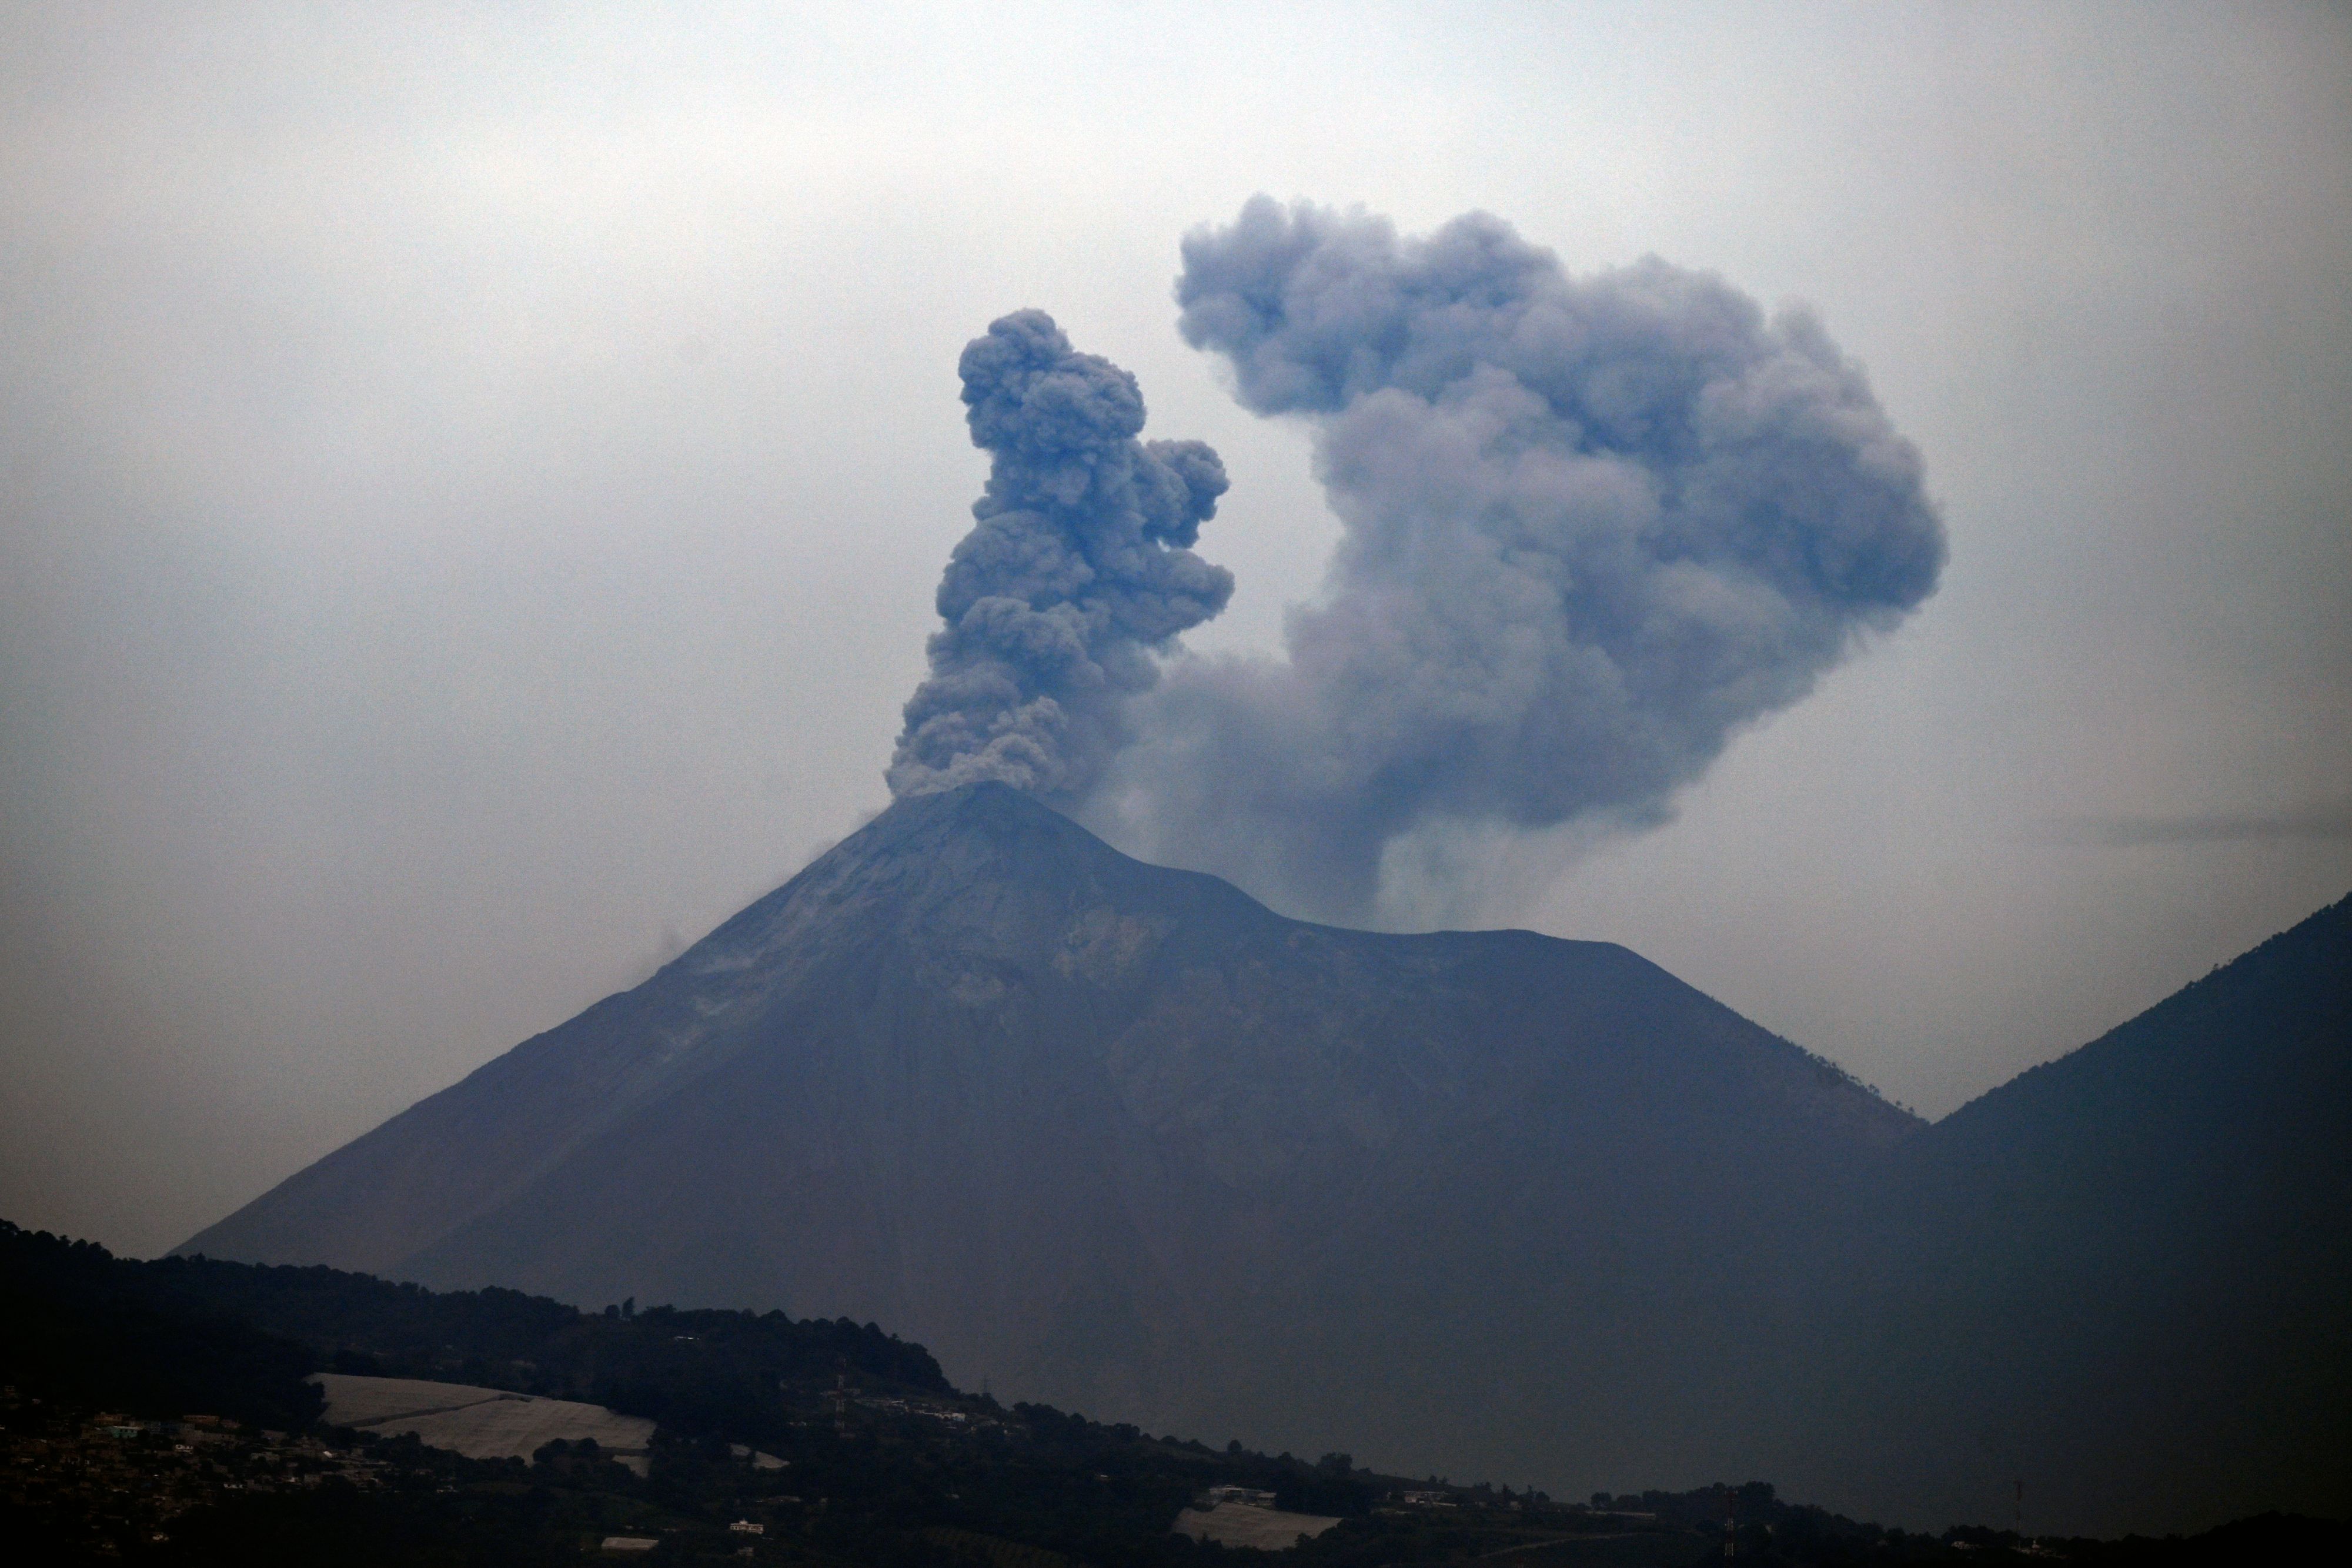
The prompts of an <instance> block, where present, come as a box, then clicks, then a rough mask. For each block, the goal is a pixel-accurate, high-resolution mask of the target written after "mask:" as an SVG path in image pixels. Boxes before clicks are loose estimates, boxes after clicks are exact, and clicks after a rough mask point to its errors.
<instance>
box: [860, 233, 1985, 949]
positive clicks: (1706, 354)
mask: <svg viewBox="0 0 2352 1568" xmlns="http://www.w3.org/2000/svg"><path fill="white" fill-rule="evenodd" d="M1183 255H1184V271H1183V274H1182V277H1181V278H1180V279H1179V281H1178V284H1177V299H1178V302H1179V303H1180V305H1181V307H1182V316H1181V322H1180V325H1181V330H1182V332H1183V334H1184V337H1185V339H1186V340H1187V341H1189V342H1191V343H1192V344H1193V345H1194V346H1195V347H1198V348H1203V349H1208V350H1213V351H1215V352H1217V353H1219V354H1222V355H1223V356H1224V357H1225V358H1226V359H1227V360H1228V361H1230V362H1231V364H1232V367H1233V371H1234V382H1235V392H1236V394H1237V395H1238V396H1239V398H1240V399H1241V401H1242V402H1243V404H1244V406H1246V407H1248V408H1249V409H1251V410H1253V411H1254V412H1255V413H1261V414H1266V415H1276V414H1289V415H1297V416H1300V417H1303V418H1305V419H1307V420H1308V421H1310V422H1311V423H1312V424H1313V426H1314V431H1315V441H1316V461H1317V465H1318V474H1319V476H1320V477H1321V478H1322V481H1323V484H1324V486H1325V488H1326V491H1327V492H1328V495H1329V497H1330V500H1331V505H1332V507H1333V509H1334V511H1336V512H1337V514H1338V515H1339V518H1340V521H1341V523H1342V524H1343V525H1344V528H1345V535H1344V538H1343V539H1342V541H1341V543H1340V545H1339V549H1338V551H1337V553H1336V554H1335V556H1334V558H1333V559H1332V562H1331V565H1330V568H1329V571H1328V578H1327V580H1326V582H1325V584H1324V588H1323V591H1322V593H1321V594H1320V596H1319V597H1318V599H1317V601H1315V602H1313V603H1311V604H1307V605H1303V606H1298V607H1297V608H1295V609H1294V610H1293V611H1292V612H1291V614H1290V618H1289V622H1288V628H1287V643H1288V655H1289V656H1288V658H1287V659H1286V660H1283V661H1274V660H1266V659H1226V660H1203V659H1194V658H1185V657H1178V658H1177V659H1175V660H1174V662H1173V663H1172V664H1170V665H1169V666H1168V667H1167V669H1166V672H1165V674H1166V678H1165V679H1163V680H1160V681H1159V682H1157V683H1156V684H1155V682H1154V679H1153V674H1154V668H1153V661H1152V660H1151V659H1150V653H1151V652H1152V651H1155V650H1160V649H1165V648H1169V647H1170V646H1171V639H1172V638H1173V637H1174V636H1175V635H1176V634H1177V633H1178V632H1181V631H1182V630H1184V629H1185V628H1186V627H1188V626H1191V625H1193V624H1196V623H1197V622H1200V621H1202V620H1203V619H1205V618H1207V617H1208V616H1210V615H1213V614H1214V613H1215V612H1217V611H1218V610H1219V609H1220V608H1222V606H1223V602H1224V599H1225V595H1226V592H1227V591H1228V588H1229V586H1230V582H1229V579H1228V578H1227V576H1226V574H1224V573H1223V572H1222V571H1220V570H1217V569H1215V568H1213V567H1209V566H1207V565H1205V564H1203V563H1202V562H1201V561H1200V560H1199V559H1197V558H1195V557H1193V556H1192V554H1191V553H1190V551H1189V550H1188V549H1184V548H1181V547H1185V546H1189V545H1190V544H1191V543H1192V540H1193V538H1194V536H1195V531H1196V529H1197V527H1198V522H1199V519H1201V518H1202V517H1206V516H1207V515H1208V509H1209V507H1210V506H1211V505H1212V504H1213V499H1214V497H1215V496H1216V494H1217V493H1218V492H1219V491H1220V490H1221V489H1222V488H1223V471H1222V469H1221V468H1219V467H1218V465H1217V463H1216V459H1215V458H1214V456H1213V455H1212V454H1210V453H1209V452H1208V451H1207V449H1206V448H1204V447H1199V446H1197V445H1186V446H1182V447H1173V448H1163V447H1151V448H1143V447H1139V446H1138V445H1137V444H1136V443H1135V442H1134V441H1133V439H1132V437H1133V435H1134V434H1135V432H1136V431H1137V430H1138V429H1139V428H1140V426H1141V423H1142V410H1141V404H1140V402H1139V401H1138V400H1137V398H1136V395H1135V390H1134V383H1133V382H1131V381H1130V380H1129V379H1128V378H1127V377H1126V376H1125V375H1124V374H1122V373H1121V372H1119V371H1116V370H1114V369H1113V368H1112V367H1110V366H1108V365H1107V364H1104V363H1103V362H1102V361H1098V360H1092V359H1088V358H1087V357H1086V356H1078V355H1072V354H1070V353H1069V352H1068V350H1067V348H1066V344H1064V343H1063V341H1062V340H1061V338H1060V336H1059V334H1058V333H1055V332H1054V331H1053V330H1052V329H1051V325H1050V323H1048V322H1046V321H1045V319H1044V318H1042V317H1038V316H1034V315H1024V316H1020V317H1013V318H1007V319H1006V321H1004V322H1000V323H998V325H997V327H996V328H993V329H991V334H990V336H989V337H988V338H986V339H982V340H980V341H979V342H977V343H975V344H974V345H973V346H972V348H971V350H969V351H968V352H967V354H966V356H965V370H964V376H965V386H966V391H965V399H966V401H967V402H970V403H971V404H972V407H973V412H972V430H973V436H974V439H975V440H977V441H979V442H980V443H981V444H982V445H985V446H987V447H988V448H989V449H990V450H991V451H992V452H993V453H995V454H996V468H995V472H994V475H993V476H992V478H991V480H990V485H989V493H988V496H987V497H986V498H984V499H983V500H982V502H981V504H980V507H979V511H980V513H981V515H982V525H981V528H979V529H977V530H975V532H974V533H973V534H972V535H971V538H967V539H966V540H965V541H964V543H963V544H962V545H961V546H960V547H959V548H958V550H957V554H956V561H955V563H954V564H953V565H951V566H950V569H949V573H948V579H947V581H946V583H945V584H943V585H942V587H941V589H940V610H941V612H942V613H943V614H945V615H946V616H947V617H948V621H949V630H948V631H947V632H942V633H940V636H939V637H938V638H936V639H935V640H934V642H933V644H932V667H933V671H934V674H933V676H932V679H931V680H930V681H929V683H928V684H927V685H925V686H924V687H923V689H922V690H921V691H920V692H919V693H918V694H917V695H916V698H915V700H914V702H913V703H912V704H911V705H909V707H908V734H907V737H906V738H904V739H903V740H902V741H901V743H900V749H899V754H898V761H897V763H895V764H894V766H893V768H892V772H891V779H892V783H893V786H894V788H896V789H898V790H899V791H900V792H902V793H904V792H907V791H908V790H910V789H922V788H929V787H934V783H935V782H937V783H949V782H960V781H961V779H965V778H981V777H987V778H1000V779H1008V780H1010V781H1011V782H1013V783H1016V784H1021V785H1023V786H1024V788H1028V789H1033V790H1034V791H1035V792H1037V793H1040V794H1044V795H1046V796H1047V797H1048V798H1053V799H1056V800H1057V803H1060V804H1064V805H1066V807H1068V808H1069V809H1072V810H1076V811H1078V812H1079V813H1080V814H1081V815H1082V816H1085V817H1087V818H1089V819H1091V820H1094V821H1097V822H1098V823H1100V824H1101V825H1104V826H1106V827H1107V828H1110V829H1111V830H1112V831H1116V832H1117V834H1118V837H1120V838H1121V839H1123V840H1124V841H1127V842H1128V843H1129V845H1130V846H1132V847H1135V848H1136V849H1138V850H1139V852H1143V853H1146V854H1147V855H1150V856H1153V857H1155V858H1161V859H1167V860H1172V861H1174V862H1177V863H1181V864H1187V865H1192V866H1196V867H1199V868H1201V869H1204V870H1210V871H1215V872H1219V873H1223V874H1226V875H1228V876H1231V877H1232V878H1234V880H1235V881H1238V882H1240V883H1243V884H1244V885H1245V886H1248V887H1250V888H1251V889H1252V890H1253V891H1255V892H1258V893H1260V894H1262V895H1264V896H1266V897H1269V898H1271V899H1273V900H1274V901H1275V902H1276V903H1277V904H1282V905H1284V906H1286V907H1287V908H1290V909H1292V910H1294V911H1298V912H1301V913H1309V914H1315V915H1324V916H1327V917H1332V918H1341V919H1346V918H1351V917H1360V916H1361V915H1363V914H1364V912H1365V911H1367V910H1368V909H1369V908H1370V905H1371V902H1372V900H1373V898H1374V896H1375V895H1376V894H1377V893H1378V891H1379V883H1380V874H1381V862H1382V856H1383V854H1384V853H1386V852H1389V851H1390V850H1391V847H1392V846H1394V845H1395V844H1397V843H1398V842H1399V841H1401V840H1402V839H1405V838H1406V837H1407V836H1408V835H1411V834H1413V833H1414V832H1416V831H1421V830H1424V829H1430V828H1437V827H1444V826H1449V825H1462V824H1472V825H1476V824H1503V825H1506V826H1516V827H1528V828H1534V827H1546V826H1551V825H1555V824H1559V823H1563V822H1570V821H1580V820H1584V821H1601V822H1606V823H1612V824H1617V825H1623V826H1634V827H1637V826H1642V825H1646V824H1653V823H1655V822H1658V821H1664V819H1665V817H1666V816H1667V814H1668V810H1669V802H1670V800H1671V797H1672V794H1673V791H1674V790H1675V789H1676V788H1677V787H1678V786H1680V785H1682V784H1685V783H1686V782H1688V781H1690V780H1691V779H1695V778H1696V777H1697V776H1698V774H1699V773H1700V772H1702V771H1703V770H1704V769H1705V768H1706V766H1707V764H1708V763H1709V762H1710V761H1712V760H1713V759H1714V758H1715V757H1716V756H1717V754H1718V753H1719V752H1720V751H1721V750H1722V748H1723V747H1724V745H1725V743H1726V741H1727V739H1728V738H1729V737H1730V735H1731V733H1732V732H1733V730H1735V729H1736V728H1737V727H1739V726H1740V725H1742V724H1745V723H1748V722H1749V721H1751V720H1754V719H1756V718H1759V717H1760V716H1764V715H1766V714H1769V713H1771V712H1773V711H1775V710H1777V709H1779V708H1781V707H1785V706H1788V705H1789V704H1790V703H1792V702H1795V701H1796V700H1798V699H1799V698H1801V697H1802V696H1803V695H1805V694H1806V693H1807V692H1808V691H1809V690H1811V687H1812V685H1813V683H1814V681H1815V680H1816V679H1817V678H1818V677H1819V676H1820V675H1821V674H1822V672H1823V671H1825V670H1827V669H1829V668H1830V667H1831V666H1832V665H1833V664H1836V663H1838V662H1839V660H1841V659H1842V658H1843V657H1844V656H1845V655H1846V654H1847V653H1849V652H1850V651H1851V650H1852V649H1853V646H1854V644H1855V642H1856V640H1857V637H1858V636H1859V635H1860V634H1861V633H1863V632H1867V631H1871V630H1876V629H1885V628H1887V627H1891V626H1892V625H1894V624H1895V622H1897V621H1899V620H1900V619H1901V618H1902V617H1903V615H1904V614H1905V613H1906V612H1908V611H1909V610H1911V609H1912V608H1913V607H1914V606H1916V604H1918V603H1919V602H1920V601H1922V600H1923V599H1925V598H1926V597H1927V595H1928V594H1929V593H1930V592H1931V591H1934V588H1935V585H1936V579H1937V573H1938V572H1939V570H1941V567H1942V563H1943V559H1944V536H1943V528H1942V526H1941V524H1940V523H1939V522H1938V520H1937V516H1936V513H1935V511H1934V509H1933V507H1930V505H1929V504H1928V502H1927V497H1926V495H1925V493H1924V490H1923V488H1922V480H1921V468H1920V462H1919V457H1918V455H1917V453H1916V451H1915V450H1914V449H1913V448H1912V447H1911V445H1910V444H1908V443H1907V442H1906V441H1905V440H1903V438H1902V437H1901V436H1899V435H1898V434H1895V430H1894V429H1893V427H1892V426H1891V425H1890V424H1889V423H1888V422H1887V420H1886V417H1885V414H1883V413H1881V412H1880V411H1879V408H1878V406H1877V404H1876V402H1874V400H1873V398H1872V396H1871V393H1870V389H1869V387H1868V384H1867V383H1866V382H1865V381H1864V377H1863V374H1862V372H1861V371H1860V370H1859V369H1858V368H1857V367H1856V366H1854V365H1853V364H1851V363H1850V362H1848V361H1846V360H1845V359H1843V357H1842V356H1841V355H1840V354H1839V353H1838V351H1837V350H1836V348H1835V347H1834V346H1833V345H1832V343H1831V342H1830V340H1829V339H1828V338H1827V337H1826V336H1825V335H1824V334H1823V332H1822V329H1821V327H1820V326H1819V325H1818V324H1817V323H1816V322H1815V321H1814V320H1813V319H1812V318H1811V317H1810V316H1809V315H1806V314H1804V313H1802V312H1801V311H1788V312H1784V313H1782V314H1780V315H1779V316H1776V317H1772V318H1769V319H1768V318H1767V317H1766V316H1765V314H1764V313H1763V311H1762V310H1760V309H1759V308H1758V307H1757V306H1756V305H1755V303H1754V302H1753V301H1751V300H1749V299H1748V298H1747V297H1746V296H1744V295H1742V294H1740V293H1739V292H1738V291H1737V290H1736V289H1733V288H1731V287H1728V286H1727V285H1726V284H1725V283H1723V282H1722V281H1721V280H1720V279H1718V278H1716V277H1710V276H1707V275H1705V274H1701V273H1692V272H1685V271H1682V270H1680V269H1678V268H1675V267H1669V266H1667V265H1666V264H1665V263H1664V262H1661V261H1657V260H1655V259H1652V260H1647V261H1643V262H1642V263H1640V264H1638V265H1636V266H1633V267H1627V268H1623V269H1622V270H1618V271H1613V272H1605V273H1601V274H1599V275H1596V276H1594V277H1585V278H1572V277H1569V276H1568V275H1567V274H1566V273H1565V272H1564V271H1563V270H1562V269H1561V267H1560V266H1559V261H1558V260H1557V259H1556V258H1555V257H1554V256H1551V254H1550V253H1549V252H1547V251H1544V250H1541V249H1538V248H1537V247H1536V246H1530V245H1528V243H1526V242H1525V241H1523V240H1522V239H1520V238H1519V237H1518V235H1517V234H1516V233H1515V232H1514V231H1513V230H1512V229H1511V228H1510V227H1509V226H1508V225H1506V224H1504V223H1502V222H1500V221H1499V220H1497V219H1495V218H1492V217H1488V216H1486V215H1483V214H1472V215H1470V216H1466V217H1463V218H1459V219H1456V220H1455V221H1454V222H1453V223H1451V224H1448V225H1445V226H1444V228H1441V229H1440V230H1438V231H1437V232H1436V233H1435V234H1433V235H1430V236H1428V237H1427V238H1423V239H1407V238H1400V237H1399V235H1397V234H1396V232H1395V230H1394V229H1393V228H1392V227H1391V225H1389V224H1387V223H1386V222H1384V221H1382V220H1381V219H1379V218H1376V217H1372V216H1370V215H1368V214H1362V213H1360V212H1347V213H1342V212H1337V211H1332V210H1329V209H1325V208H1318V207H1315V206H1312V205H1308V204H1298V205H1296V206H1292V207H1288V208H1286V207H1283V206H1281V205H1279V204H1276V203H1275V202H1272V201H1270V200H1267V199H1266V198H1265V197H1259V198H1257V199H1255V200H1254V201H1252V202H1251V203H1250V204H1248V205H1247V206H1245V207H1244V209H1243V211H1242V214H1241V216H1240V218H1239V220H1238V221H1237V222H1236V223H1234V225H1231V226H1230V227H1226V228H1222V229H1204V230H1201V231H1197V232H1195V233H1194V234H1193V235H1191V236H1190V237H1188V238H1187V239H1186V241H1185V243H1184V247H1183ZM1062 377H1066V378H1068V380H1069V382H1071V385H1070V387H1069V389H1068V390H1067V391H1063V390H1060V388H1059V384H1058V382H1057V378H1062ZM1049 389H1052V390H1049ZM1163 470H1164V472H1165V475H1166V477H1162V476H1161V475H1162V471H1163ZM1005 519H1011V520H1010V521H1006V520H1005ZM983 607H991V608H983ZM1033 627H1034V630H1033Z"/></svg>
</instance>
